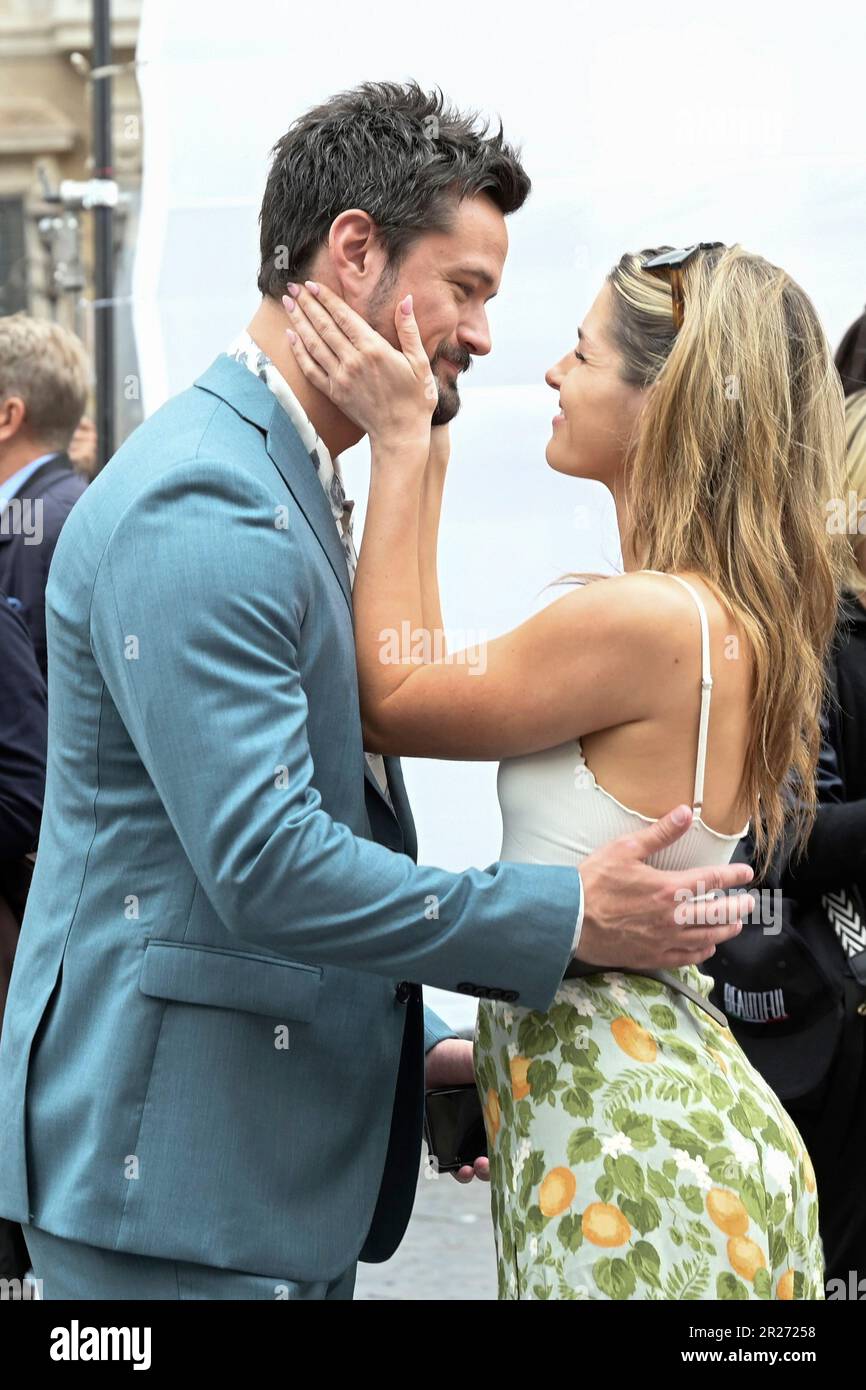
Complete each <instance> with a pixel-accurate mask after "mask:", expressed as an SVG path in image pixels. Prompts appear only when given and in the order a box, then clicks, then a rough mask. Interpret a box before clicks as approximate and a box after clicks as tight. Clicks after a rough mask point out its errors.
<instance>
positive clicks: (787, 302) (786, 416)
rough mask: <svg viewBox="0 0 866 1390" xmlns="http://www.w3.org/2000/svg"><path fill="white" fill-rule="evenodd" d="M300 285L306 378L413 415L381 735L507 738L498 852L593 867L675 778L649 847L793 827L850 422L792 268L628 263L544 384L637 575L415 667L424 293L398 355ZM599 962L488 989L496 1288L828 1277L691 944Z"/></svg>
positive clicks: (772, 1289)
mask: <svg viewBox="0 0 866 1390" xmlns="http://www.w3.org/2000/svg"><path fill="white" fill-rule="evenodd" d="M410 288H411V286H408V285H407V286H406V289H407V290H408V289H410ZM293 294H294V296H295V298H296V310H297V309H300V310H301V312H300V313H298V312H294V313H293V315H292V328H293V330H294V329H297V334H294V335H293V347H294V348H295V352H296V357H297V360H298V362H299V364H300V365H301V367H302V368H303V370H304V371H305V373H306V374H307V375H308V377H309V379H310V380H311V381H312V382H313V383H314V384H315V385H317V386H318V388H319V389H320V390H324V391H326V392H327V393H328V394H329V395H331V397H332V399H334V400H335V401H336V402H337V404H338V405H339V407H340V409H341V410H343V411H344V412H345V413H346V414H348V415H350V416H352V417H353V418H355V419H357V420H358V421H359V422H362V421H363V423H364V424H365V426H367V427H369V411H370V408H371V403H375V402H380V403H383V404H381V405H380V406H379V407H375V406H373V407H372V408H380V409H381V410H382V411H383V412H387V415H388V420H392V419H396V418H397V416H398V415H399V416H400V426H399V429H397V428H396V427H395V428H394V429H392V430H391V431H390V433H389V428H388V427H386V425H385V424H383V427H382V429H376V430H370V434H371V440H372V474H371V488H370V497H369V505H368V511H367V519H366V525H365V532H364V540H363V545H362V549H361V555H360V560H359V567H358V572H357V576H356V582H355V590H354V603H355V617H356V645H357V656H358V669H359V682H360V692H361V707H362V714H363V717H364V726H365V738H366V745H367V747H368V748H370V749H371V750H375V751H380V752H383V753H400V754H403V755H417V756H421V757H435V758H454V759H465V758H469V759H496V760H500V768H499V781H498V787H499V798H500V805H501V809H502V816H503V825H504V840H503V845H502V851H501V855H500V858H501V859H503V860H515V859H516V860H529V861H533V862H541V863H556V864H569V865H575V866H577V865H579V864H580V863H581V862H582V860H583V859H584V858H585V857H586V856H587V855H588V854H589V853H591V852H592V851H593V850H594V849H595V848H597V847H598V846H599V845H601V844H605V843H607V842H608V841H610V840H612V839H615V838H616V837H618V836H621V835H623V834H627V833H629V832H630V831H633V830H636V829H637V828H639V827H641V826H643V825H645V824H646V823H647V822H648V821H653V820H655V819H656V818H658V817H660V816H661V815H662V814H663V813H664V812H665V811H666V809H667V808H669V807H670V806H671V805H675V804H677V803H678V802H681V801H683V800H684V799H686V798H688V800H689V802H690V803H691V804H692V806H693V810H694V818H693V821H692V824H691V826H690V828H689V830H688V832H687V833H686V834H685V835H684V836H683V837H682V839H681V840H678V841H677V842H676V843H675V844H674V845H673V846H671V847H670V848H669V849H666V850H663V851H661V852H660V853H659V854H658V855H656V856H654V857H653V861H652V862H654V863H655V864H656V865H657V866H658V867H660V868H667V869H674V868H677V869H679V868H682V867H683V866H684V865H688V864H713V863H715V864H721V863H727V861H728V860H729V859H730V857H731V855H732V853H733V850H734V847H735V846H736V844H737V842H738V840H739V839H740V838H741V836H742V834H743V833H744V831H745V829H746V828H747V826H748V824H749V822H751V823H752V824H753V826H754V830H755V834H756V839H757V844H758V849H759V852H760V855H761V857H762V859H763V860H764V861H765V862H766V860H767V859H768V858H769V856H770V854H771V853H772V851H773V848H774V846H775V845H776V844H777V842H778V841H779V839H780V837H781V834H782V831H783V829H787V828H788V826H787V822H786V816H787V815H789V814H794V815H795V816H796V818H797V824H796V825H795V827H794V830H795V835H796V836H797V837H799V838H800V839H802V837H803V836H804V835H805V834H807V832H808V828H809V824H810V821H811V818H812V817H813V815H814V805H815V793H814V771H815V763H816V758H817V751H818V747H819V710H820V705H821V700H822V694H823V684H822V669H823V662H824V657H825V653H826V649H827V645H828V642H829V639H830V636H831V634H832V631H833V624H834V618H835V613H836V604H837V596H838V589H839V579H840V569H841V557H840V553H839V547H838V546H837V544H836V543H835V542H834V538H833V537H832V535H831V534H830V533H829V531H828V529H827V526H826V505H827V501H828V499H829V498H831V497H835V496H838V495H839V491H840V487H841V477H842V473H841V469H842V464H843V457H844V432H843V417H842V400H841V390H840V386H839V382H838V378H837V376H836V373H835V369H834V367H833V362H832V357H831V354H830V350H829V347H828V345H827V342H826V339H825V337H824V334H823V332H822V329H821V327H820V324H819V322H818V319H817V316H816V314H815V311H814V308H813V307H812V304H811V303H810V301H809V299H808V298H807V297H806V295H805V294H804V293H803V291H802V290H801V289H800V288H799V286H798V285H796V284H795V283H794V282H793V281H792V280H791V279H790V277H789V276H788V275H786V274H785V273H784V272H783V271H781V270H779V269H778V268H777V267H775V266H772V265H770V264H768V263H767V262H766V261H764V260H763V259H761V258H760V257H758V256H754V255H750V254H749V253H747V252H745V251H744V250H742V249H741V248H740V247H738V246H734V247H731V248H724V247H722V246H720V245H718V244H711V245H704V244H702V245H701V246H699V247H695V248H686V249H685V250H684V251H683V252H681V253H671V252H670V250H669V248H665V249H663V250H661V251H659V250H653V251H644V252H641V253H640V254H638V255H626V256H623V257H622V259H621V260H620V261H619V262H618V264H617V265H616V266H615V267H614V269H613V270H612V271H611V273H610V275H609V276H608V277H607V280H606V281H605V283H604V285H603V286H602V288H601V290H600V292H599V294H598V296H597V298H596V300H595V302H594V303H593V305H592V307H591V309H590V310H589V312H588V314H587V315H586V317H585V318H584V321H583V324H582V326H581V328H580V329H579V331H578V343H577V346H576V347H575V348H573V349H569V351H568V352H567V353H566V355H565V356H564V357H562V358H561V359H560V361H559V362H558V363H557V364H556V365H555V366H553V367H551V368H550V370H549V371H548V372H547V374H546V380H547V382H548V384H549V385H550V386H551V387H552V388H553V390H555V391H556V393H557V395H558V398H559V405H560V410H559V413H558V414H557V416H556V418H555V420H554V422H553V433H552V437H551V439H550V441H549V443H548V446H547V462H548V464H549V466H550V467H551V468H554V469H555V470H557V471H558V472H560V473H564V474H568V475H570V476H573V477H577V478H591V479H595V480H597V481H599V482H601V483H603V484H604V485H605V486H606V487H608V488H609V489H610V491H611V493H612V495H613V497H614V500H615V503H616V508H617V515H618V520H619V526H620V534H621V542H622V553H623V562H624V570H625V573H624V574H622V575H620V576H615V577H612V578H609V579H606V580H605V581H604V582H597V583H577V584H575V585H574V586H572V587H571V589H570V591H569V592H568V593H567V594H565V595H564V596H563V597H561V598H558V599H557V600H556V601H554V602H552V603H550V604H549V605H548V606H547V607H546V608H544V609H543V610H542V612H540V613H538V614H536V615H535V616H533V617H531V618H529V619H528V620H527V621H526V622H524V623H523V624H521V626H520V627H518V628H516V629H515V630H514V631H513V632H510V633H507V634H506V635H505V636H503V637H501V638H499V639H497V640H496V641H493V642H490V643H488V644H486V645H485V647H484V649H483V653H482V654H481V655H482V656H483V660H479V659H478V657H479V653H477V652H476V653H474V654H473V653H466V652H455V653H450V654H448V655H447V656H445V657H441V658H440V657H439V656H437V658H436V659H432V660H427V661H425V662H423V663H422V662H419V660H418V657H417V645H415V644H413V645H412V648H411V650H409V649H406V650H404V651H402V652H399V653H398V654H397V655H395V654H394V652H393V650H392V648H391V647H389V654H388V656H387V658H386V657H384V656H383V646H382V643H383V640H384V637H385V635H386V634H389V633H390V634H393V633H400V632H405V631H410V632H412V633H413V635H414V634H415V633H417V632H419V630H420V632H422V633H426V634H427V635H428V637H430V638H431V639H435V640H434V641H433V645H432V650H433V651H435V652H436V653H439V652H440V651H441V640H442V632H443V624H442V616H441V612H440V609H439V599H438V586H437V584H436V578H435V575H436V570H435V545H436V534H437V527H438V518H439V506H440V501H441V495H442V485H443V480H444V475H445V469H446V465H447V457H448V446H447V435H446V433H445V431H444V430H442V429H434V430H433V443H432V446H431V445H430V444H429V442H428V440H429V437H427V436H425V434H424V430H423V428H422V425H423V421H424V418H425V416H426V419H427V420H428V421H429V418H430V414H431V412H432V409H433V405H434V404H435V392H434V393H431V392H430V372H429V363H428V360H427V357H426V355H425V353H424V350H423V347H422V346H421V341H420V337H419V334H418V330H417V326H416V324H415V321H414V317H413V314H412V307H411V300H406V301H402V302H401V304H400V305H399V306H398V308H397V311H396V313H395V329H396V334H397V338H398V341H399V343H400V347H401V348H402V353H401V352H399V351H397V350H396V349H391V350H390V351H389V350H383V346H382V340H381V339H380V338H379V337H378V335H377V334H375V333H373V331H372V330H371V329H369V327H368V326H367V325H365V324H364V322H363V320H361V319H360V318H358V316H357V315H353V314H352V311H351V310H348V309H347V308H346V306H345V305H343V304H342V302H341V301H340V300H339V299H338V298H337V297H336V296H334V295H332V294H330V293H329V292H328V291H326V290H325V288H324V287H315V288H314V289H313V290H312V291H311V290H309V289H307V290H304V291H299V290H297V287H293ZM340 324H342V325H343V328H341V327H340ZM346 329H348V330H349V331H348V332H346V331H345V330H346ZM407 361H408V362H409V364H410V366H411V368H412V371H411V372H407V370H406V363H407ZM322 364H324V365H322ZM396 402H402V405H403V406H404V407H405V409H402V410H401V411H398V410H397V408H396V404H395V403H396ZM410 416H411V417H412V424H411V427H410V428H407V426H406V420H407V418H409V417H410ZM405 624H408V629H407V628H406V627H405V626H404V625H405ZM794 793H795V794H794ZM789 804H791V805H796V807H797V808H798V809H797V811H796V812H793V813H791V812H789V811H788V809H787V808H788V806H789ZM685 906H691V910H693V911H694V910H695V908H696V907H698V906H699V904H697V905H696V904H692V905H685ZM590 959H592V957H590ZM604 967H605V962H604V961H603V960H599V961H598V963H597V969H596V970H595V973H592V974H589V975H585V976H583V977H582V978H579V979H569V978H567V979H565V980H564V981H563V985H562V987H561V989H560V990H559V992H558V994H557V996H556V998H555V1000H554V1001H553V1004H552V1005H551V1007H550V1009H549V1010H547V1011H546V1012H544V1013H539V1012H535V1011H530V1010H526V1009H522V1008H518V1007H517V1006H516V1005H510V1004H508V1003H505V1002H503V1001H500V1000H495V1001H494V1000H483V1001H482V1002H481V1005H480V1008H479V1017H478V1026H477V1032H476V1048H475V1066H476V1080H477V1085H478V1089H479V1093H480V1096H481V1098H482V1102H483V1106H484V1115H485V1122H486V1126H487V1135H488V1149H489V1153H490V1164H491V1179H492V1184H493V1188H492V1199H493V1200H492V1206H493V1218H494V1226H495V1233H496V1244H497V1255H498V1271H499V1292H500V1297H502V1298H530V1299H532V1298H580V1297H585V1298H592V1299H594V1298H650V1299H659V1298H683V1297H690V1298H707V1299H715V1298H727V1297H732V1298H757V1299H776V1298H780V1299H789V1298H822V1297H823V1285H822V1253H821V1245H820V1240H819V1237H818V1212H817V1199H816V1193H815V1182H814V1173H813V1170H812V1166H811V1163H810V1161H809V1157H808V1154H807V1153H806V1150H805V1147H804V1145H803V1142H802V1139H801V1138H800V1135H799V1133H798V1131H797V1130H796V1128H795V1126H794V1125H793V1123H792V1122H791V1120H790V1119H789V1118H788V1116H787V1115H786V1113H785V1111H784V1110H783V1108H782V1106H781V1104H780V1103H779V1101H778V1100H777V1098H776V1096H775V1095H774V1094H773V1092H772V1091H771V1090H770V1089H769V1087H768V1086H767V1085H766V1083H765V1082H764V1081H763V1079H762V1078H761V1077H760V1076H759V1075H758V1073H757V1072H756V1071H755V1070H754V1069H753V1068H752V1067H751V1066H750V1065H749V1063H748V1061H747V1059H746V1057H745V1055H744V1054H743V1052H742V1050H741V1049H740V1048H739V1046H738V1045H737V1044H736V1042H735V1041H734V1039H733V1037H732V1035H731V1033H730V1031H729V1030H728V1029H727V1027H726V1026H725V1022H724V1016H723V1015H722V1016H720V1015H719V1013H718V1011H717V1010H715V1009H714V1008H713V1006H712V1005H711V1004H710V1002H709V998H708V996H709V993H710V991H711V989H712V983H713V982H712V980H711V979H710V978H709V977H708V976H707V975H704V974H703V973H702V972H701V970H700V969H699V968H698V967H697V966H695V965H685V964H683V963H681V961H679V960H677V959H676V958H675V957H674V956H672V957H671V960H670V962H669V968H667V969H663V970H658V971H655V972H646V973H637V972H632V971H628V970H625V969H616V970H605V968H604ZM589 968H590V969H593V968H594V967H592V966H590V967H589ZM567 973H568V972H567Z"/></svg>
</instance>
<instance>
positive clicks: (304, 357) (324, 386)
mask: <svg viewBox="0 0 866 1390" xmlns="http://www.w3.org/2000/svg"><path fill="white" fill-rule="evenodd" d="M286 337H287V338H288V340H289V345H290V347H291V349H292V352H293V353H294V354H295V361H296V362H297V364H298V366H299V367H300V369H301V371H302V372H303V373H304V376H305V377H306V378H307V380H308V381H311V382H312V384H313V385H314V386H315V387H316V390H317V391H321V392H322V395H323V396H330V394H331V379H330V377H329V376H328V373H327V372H323V371H322V368H321V367H320V366H319V364H318V362H316V361H314V360H313V358H312V357H311V356H310V354H309V353H308V352H307V349H306V347H305V346H304V342H303V340H302V339H301V338H299V337H298V334H297V333H296V332H295V331H294V329H293V328H287V329H286Z"/></svg>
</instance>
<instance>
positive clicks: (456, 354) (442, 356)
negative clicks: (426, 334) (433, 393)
mask: <svg viewBox="0 0 866 1390" xmlns="http://www.w3.org/2000/svg"><path fill="white" fill-rule="evenodd" d="M443 361H445V362H453V363H454V364H455V366H457V367H459V368H460V369H461V371H464V372H468V371H469V368H470V367H471V366H472V354H471V353H470V352H468V351H467V349H466V348H462V347H456V348H455V347H450V346H449V345H448V344H447V343H440V345H439V347H438V348H437V349H436V351H435V352H434V354H433V356H432V358H431V359H430V369H431V371H432V372H433V379H434V381H435V382H436V390H437V393H438V396H439V399H438V401H437V402H436V409H435V410H434V411H433V416H432V419H431V421H430V423H431V424H432V425H447V424H448V423H449V422H450V421H451V420H453V419H454V416H455V415H456V414H457V412H458V410H459V409H460V392H459V391H458V390H457V381H456V379H454V380H452V379H451V376H450V373H449V375H448V377H447V379H446V380H443V379H442V377H441V376H439V374H438V372H437V370H436V368H437V366H438V365H439V363H440V362H443Z"/></svg>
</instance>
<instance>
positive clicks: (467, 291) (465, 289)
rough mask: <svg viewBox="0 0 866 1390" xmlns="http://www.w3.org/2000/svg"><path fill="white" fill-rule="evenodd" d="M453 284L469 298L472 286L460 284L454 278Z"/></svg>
mask: <svg viewBox="0 0 866 1390" xmlns="http://www.w3.org/2000/svg"><path fill="white" fill-rule="evenodd" d="M454 284H455V285H456V286H457V288H458V290H461V291H462V292H463V294H465V296H466V298H467V299H469V297H470V295H471V294H472V286H471V285H461V283H460V281H459V280H455V281H454Z"/></svg>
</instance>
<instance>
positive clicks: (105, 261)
mask: <svg viewBox="0 0 866 1390" xmlns="http://www.w3.org/2000/svg"><path fill="white" fill-rule="evenodd" d="M110 63H111V0H93V56H92V66H93V67H94V68H102V67H107V66H108V65H109V64H110ZM91 98H92V103H93V106H92V120H93V130H92V133H93V177H94V178H95V179H113V178H114V167H113V162H112V161H113V155H112V149H111V78H110V77H108V76H106V77H97V78H96V79H94V81H93V82H92V84H91ZM93 219H94V220H93V257H94V276H93V283H94V290H95V295H94V298H95V299H96V307H95V309H94V349H95V358H96V362H95V367H96V429H97V434H98V445H97V463H96V466H97V470H99V469H100V468H103V467H104V466H105V464H106V463H107V462H108V460H109V459H110V458H111V455H112V454H113V453H114V225H113V224H114V213H113V209H112V208H110V207H99V206H97V207H95V208H94V209H93Z"/></svg>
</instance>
